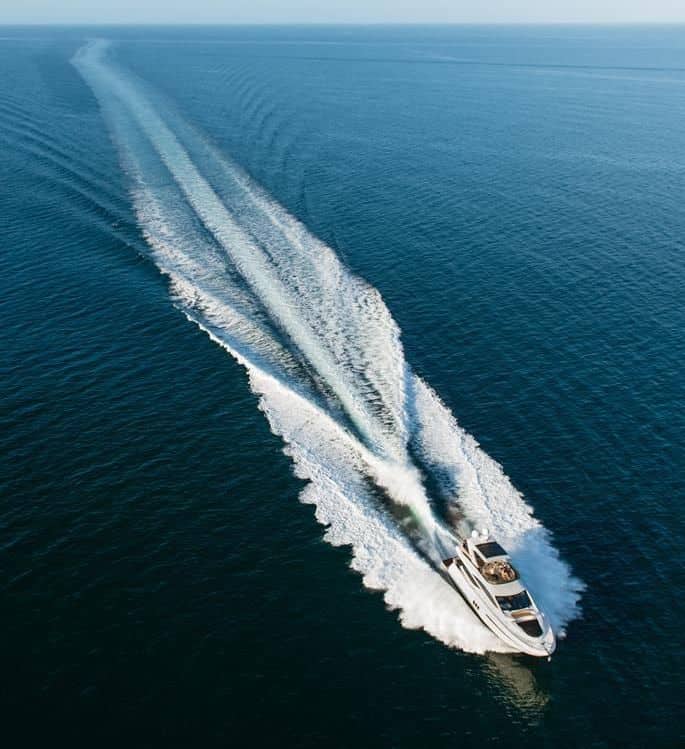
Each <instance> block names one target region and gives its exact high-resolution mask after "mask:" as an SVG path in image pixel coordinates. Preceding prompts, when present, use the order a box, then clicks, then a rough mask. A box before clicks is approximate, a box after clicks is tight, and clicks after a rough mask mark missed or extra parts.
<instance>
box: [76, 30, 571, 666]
mask: <svg viewBox="0 0 685 749" xmlns="http://www.w3.org/2000/svg"><path fill="white" fill-rule="evenodd" d="M74 62H75V64H76V66H77V68H78V69H79V71H80V72H81V74H82V75H83V77H84V78H85V79H86V81H87V82H88V83H89V84H90V86H91V87H92V88H93V91H94V92H95V94H96V96H97V97H98V100H99V102H100V105H101V108H102V110H103V113H104V115H105V118H106V120H107V122H108V123H109V126H110V128H111V129H112V132H113V135H114V138H115V141H116V142H117V145H118V146H119V148H120V150H121V154H122V162H123V163H124V165H125V167H126V168H127V170H128V171H129V173H130V175H131V179H132V183H133V189H132V195H133V200H134V205H135V208H136V213H137V216H138V220H139V222H140V225H141V227H142V229H143V231H144V233H145V236H146V239H147V241H148V243H149V245H150V248H151V254H152V257H153V258H154V260H155V262H156V263H157V265H158V266H159V268H160V269H161V270H162V271H163V272H164V273H166V274H167V275H168V276H169V278H170V279H171V288H172V294H173V297H174V299H175V301H176V303H177V304H178V306H180V307H181V308H182V309H183V311H184V313H185V314H186V316H187V317H188V318H189V319H190V320H192V321H193V322H195V323H196V324H197V325H198V326H200V327H201V328H202V329H203V330H205V331H206V332H207V333H208V334H209V335H210V336H211V337H212V339H213V340H215V341H216V342H217V343H219V344H220V345H222V346H223V347H224V348H225V349H226V350H227V351H229V352H230V353H231V355H232V356H234V357H235V358H236V359H237V360H238V361H239V362H240V363H241V364H242V365H243V366H244V367H245V368H246V370H247V372H248V376H249V380H250V386H251V388H252V390H253V391H254V392H255V393H256V394H257V395H258V397H259V407H260V408H261V409H262V410H263V411H264V413H265V415H266V417H267V419H268V420H269V423H270V425H271V429H272V430H273V431H274V433H276V434H278V435H280V436H281V437H282V439H283V441H284V442H285V445H286V447H285V450H286V452H287V454H288V455H290V456H291V458H292V460H293V463H294V466H295V471H296V473H297V475H298V476H300V477H301V478H303V479H306V480H307V481H308V484H307V486H306V488H305V489H304V491H303V492H302V496H301V498H302V501H303V502H307V503H311V504H313V505H315V507H316V517H317V519H318V520H319V521H320V522H321V523H322V524H324V525H325V526H326V533H325V538H326V540H327V541H329V542H330V543H331V544H334V545H349V546H350V547H351V549H352V561H351V565H352V567H353V568H354V569H355V570H357V571H358V572H360V573H361V575H362V577H363V581H364V584H365V585H366V586H367V587H369V588H372V589H377V590H381V591H383V594H384V598H385V601H386V603H387V604H388V606H389V607H390V608H392V609H396V610H397V611H398V612H399V618H400V620H401V622H402V624H403V625H404V626H406V627H410V628H423V629H424V630H426V631H427V632H429V633H430V634H431V635H433V636H434V637H436V638H438V639H440V640H441V641H443V642H445V643H446V644H448V645H451V646H455V647H460V648H463V649H467V650H471V651H476V652H483V651H484V650H488V649H489V650H504V647H503V646H502V645H501V644H500V643H499V641H497V640H496V638H494V637H493V636H492V635H491V634H490V633H489V632H488V631H487V630H486V629H485V628H484V627H483V626H482V625H481V624H480V622H479V621H478V620H477V619H476V618H475V617H474V616H473V615H472V613H471V612H470V610H469V609H468V608H467V607H466V605H465V604H464V602H463V601H462V599H461V598H460V597H459V595H458V594H457V593H456V592H455V591H454V589H453V588H452V587H451V586H450V585H449V584H448V583H447V582H446V581H445V579H444V578H443V577H442V576H441V574H439V573H438V571H437V569H438V568H439V562H440V557H441V556H442V555H443V553H444V550H445V548H446V547H450V546H451V544H453V543H454V536H453V533H452V530H451V529H450V528H449V527H448V526H447V525H445V523H443V522H441V521H440V520H439V519H438V517H437V516H436V514H435V513H434V512H433V509H432V507H431V503H430V501H429V499H428V497H427V495H426V492H425V489H424V485H423V481H422V474H421V472H420V470H419V468H418V467H417V466H416V465H415V464H414V463H413V462H412V460H411V459H410V454H411V451H410V450H409V444H408V443H409V441H410V440H411V441H413V444H412V449H413V450H415V451H416V452H418V453H419V454H420V456H421V458H422V465H423V466H424V470H430V471H431V472H434V473H435V475H434V476H433V478H435V480H437V481H440V482H442V484H443V489H444V490H445V492H446V493H448V494H449V495H450V496H451V502H452V504H453V505H454V506H455V507H457V508H459V511H460V513H461V514H463V516H464V517H465V518H467V519H468V520H469V521H470V522H472V523H476V524H478V525H487V526H488V527H490V528H492V529H493V530H494V531H495V533H496V535H497V537H498V538H500V539H501V540H502V541H503V542H504V543H505V545H508V546H509V548H510V549H511V551H512V555H513V556H514V557H515V559H516V562H517V564H518V565H519V567H520V568H521V570H522V572H523V574H524V577H525V578H526V581H527V583H528V584H529V587H530V588H531V590H532V592H533V594H534V596H535V597H536V598H537V599H538V600H539V602H540V603H541V604H542V605H543V607H544V608H545V609H546V610H547V611H548V613H549V614H550V616H551V618H552V620H553V621H554V622H555V623H556V624H557V626H558V627H561V626H563V624H565V623H566V622H567V621H568V620H569V619H570V618H571V617H572V616H574V615H576V614H577V601H578V596H579V591H580V584H579V583H578V581H576V580H575V579H574V578H573V577H572V576H571V574H570V572H569V570H568V567H567V566H566V565H565V564H564V563H563V562H562V561H561V560H560V559H559V555H558V553H557V552H556V550H555V549H554V547H553V546H552V544H551V542H550V539H549V534H548V533H547V532H546V531H545V529H544V528H543V527H542V526H541V524H540V523H539V522H538V521H537V520H536V519H535V518H534V517H533V515H532V512H531V510H530V508H529V507H528V506H527V505H526V504H525V503H524V502H523V499H522V497H521V495H520V494H519V493H518V492H517V491H516V489H515V488H514V487H513V486H512V484H511V482H510V481H509V480H508V478H507V477H506V476H505V474H504V473H503V471H502V469H501V467H500V466H499V465H498V464H497V463H496V462H495V461H493V460H492V459H491V458H489V456H487V455H486V454H485V453H484V452H483V451H482V450H480V448H479V447H478V445H477V443H476V442H475V440H474V439H473V438H472V437H471V436H470V435H468V434H466V433H465V432H464V431H463V430H462V429H461V428H460V427H459V426H458V425H457V423H456V421H455V420H454V417H453V416H452V415H451V414H450V413H449V411H448V410H447V409H446V408H445V406H444V405H443V404H442V403H441V402H440V400H439V398H438V397H437V396H436V394H435V393H434V392H433V391H432V390H431V389H430V388H429V387H428V386H427V385H426V384H425V383H424V382H423V381H422V380H420V379H419V378H418V377H416V376H415V375H414V374H413V373H412V372H411V370H410V368H409V366H408V365H407V363H406V361H405V359H404V355H403V351H402V346H401V343H400V333H399V329H398V327H397V325H396V323H395V321H394V320H393V318H392V316H391V315H390V313H389V311H388V309H387V307H386V306H385V303H384V302H383V299H382V298H381V296H380V294H379V293H378V292H377V291H376V290H375V289H374V288H373V287H371V286H369V284H367V283H366V282H364V281H363V280H361V279H359V278H357V277H355V276H354V275H352V274H351V273H349V271H348V270H347V269H346V268H345V267H344V266H343V265H342V264H341V263H340V261H339V260H338V258H337V257H336V255H335V253H334V252H333V250H332V249H331V248H329V247H327V246H326V245H324V244H323V243H322V242H321V241H320V240H318V239H317V238H315V237H313V236H312V235H311V234H310V233H309V232H308V231H307V229H306V227H304V226H303V225H302V224H301V223H300V222H299V221H297V220H296V219H295V218H294V217H292V216H290V215H289V214H288V213H287V211H285V209H284V208H283V207H282V206H280V205H279V204H278V203H276V202H275V201H274V200H273V199H272V198H270V197H269V196H268V195H266V194H265V193H264V191H263V190H261V188H259V187H258V186H257V185H255V184H254V183H253V182H252V180H251V179H250V178H249V177H248V176H247V175H245V174H244V173H243V172H242V171H241V170H240V169H239V168H238V167H236V166H235V165H233V164H232V163H231V162H230V161H229V160H227V159H226V158H225V157H224V156H223V155H222V154H220V153H218V152H217V151H216V149H214V148H213V147H212V146H210V145H209V144H208V143H207V142H206V141H205V140H204V139H203V138H202V136H201V134H199V133H197V132H196V131H195V129H194V128H192V127H191V126H190V125H188V123H186V122H184V121H183V119H182V118H181V117H180V116H179V115H178V113H176V112H174V111H173V109H172V108H170V107H168V106H167V105H166V104H165V102H164V101H162V100H160V99H159V97H158V95H157V94H156V93H155V92H153V91H151V90H150V89H149V88H148V87H147V86H146V84H144V83H143V82H140V81H138V80H136V79H135V77H134V76H133V75H131V74H130V73H128V72H127V71H125V70H122V69H120V68H119V67H118V66H117V65H116V64H115V63H114V62H113V61H111V60H110V59H108V56H107V45H106V44H103V43H94V44H90V45H87V46H86V47H85V48H83V49H82V50H80V51H79V53H77V56H76V57H75V60H74ZM407 385H409V388H408V389H407ZM407 390H408V392H407ZM426 466H427V468H425V467H426ZM379 492H380V493H381V494H384V495H385V496H387V497H388V499H389V501H390V502H392V503H395V504H396V505H401V506H404V507H406V508H408V509H409V510H410V511H411V516H412V518H413V521H414V523H415V525H416V528H417V530H416V531H413V532H412V533H411V534H408V532H407V531H406V530H405V529H403V527H402V525H400V524H399V523H398V521H397V520H396V519H395V518H394V517H393V515H392V514H391V513H390V512H389V511H388V509H387V507H386V506H385V505H384V504H383V502H382V501H381V500H379V497H378V493H379Z"/></svg>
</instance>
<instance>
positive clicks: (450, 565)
mask: <svg viewBox="0 0 685 749" xmlns="http://www.w3.org/2000/svg"><path fill="white" fill-rule="evenodd" d="M443 564H444V565H445V569H446V571H447V574H448V575H449V577H450V579H451V580H452V582H453V583H454V584H455V586H456V587H457V589H458V590H459V592H460V593H461V595H462V597H463V598H464V600H465V601H466V603H468V605H469V606H470V607H471V608H472V609H473V611H474V613H475V614H476V615H477V616H478V618H479V619H480V620H481V621H482V622H483V624H485V626H486V627H487V628H488V629H489V630H491V631H492V632H493V634H495V635H496V636H497V637H498V638H499V639H500V640H502V642H503V643H504V644H505V645H507V646H508V647H510V648H511V649H512V650H515V651H516V652H519V653H525V654H527V655H532V656H536V657H542V658H548V657H549V656H551V655H552V653H553V652H554V650H555V648H556V638H555V636H554V633H553V631H552V629H551V627H550V626H549V624H548V623H547V622H546V620H545V618H544V615H542V614H541V613H540V612H538V615H539V617H540V620H541V629H542V634H541V635H540V636H539V637H531V636H529V635H526V634H525V633H524V632H523V631H522V630H521V627H520V626H519V625H518V624H517V622H516V619H515V618H514V617H512V616H509V615H506V614H504V613H503V612H502V611H501V610H500V609H499V607H498V606H497V605H496V604H495V603H494V602H493V601H491V600H490V597H489V596H488V595H487V594H486V593H485V592H484V591H483V590H481V588H479V587H478V585H477V584H476V583H475V579H476V575H474V574H473V570H469V565H470V562H469V561H468V558H465V557H464V556H463V555H462V554H461V552H460V551H459V550H458V551H457V556H456V557H452V558H451V559H445V560H444V562H443Z"/></svg>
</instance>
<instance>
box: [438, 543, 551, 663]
mask: <svg viewBox="0 0 685 749" xmlns="http://www.w3.org/2000/svg"><path fill="white" fill-rule="evenodd" d="M456 552H457V553H456V556H453V557H450V558H449V559H443V562H442V563H443V564H444V565H445V568H446V570H447V574H448V575H449V576H450V579H451V580H452V581H453V582H454V584H455V585H456V586H457V588H458V589H459V592H460V593H461V594H462V596H463V597H464V599H465V600H466V602H467V603H468V604H469V606H471V608H472V609H473V610H474V612H475V613H476V614H477V615H478V617H479V618H480V620H481V621H482V622H483V624H485V626H486V627H488V629H490V630H492V632H494V634H496V635H497V637H499V638H500V640H502V641H503V642H504V643H505V644H506V645H508V646H509V647H510V648H513V649H514V650H516V651H517V652H520V653H527V654H528V655H535V656H541V657H547V658H549V657H550V656H551V655H552V653H553V652H554V649H555V648H556V638H555V636H554V632H553V631H552V627H551V626H550V624H549V621H548V620H547V617H546V616H545V615H544V614H543V613H542V611H540V609H538V607H537V605H536V604H535V601H534V600H533V597H532V596H531V594H530V593H529V592H528V591H527V590H526V589H525V587H524V586H523V585H522V583H521V580H520V578H519V574H518V572H517V571H516V568H515V567H514V566H513V564H512V563H511V560H510V559H509V555H508V554H507V552H506V551H505V550H504V549H503V548H502V547H501V546H500V545H499V544H498V543H497V541H495V540H494V539H493V538H492V537H491V536H490V534H489V532H488V531H487V530H484V531H482V532H480V533H479V532H478V531H473V533H472V534H471V537H470V538H466V539H464V541H463V542H462V543H461V544H460V545H459V546H458V547H457V549H456Z"/></svg>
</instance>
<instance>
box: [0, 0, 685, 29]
mask: <svg viewBox="0 0 685 749" xmlns="http://www.w3.org/2000/svg"><path fill="white" fill-rule="evenodd" d="M646 21H652V22H678V21H679V22H685V0H481V2H476V0H247V1H246V0H0V23H3V24H11V23H18V24H19V23H94V24H99V23H103V24H104V23H555V22H590V23H593V22H594V23H635V22H646Z"/></svg>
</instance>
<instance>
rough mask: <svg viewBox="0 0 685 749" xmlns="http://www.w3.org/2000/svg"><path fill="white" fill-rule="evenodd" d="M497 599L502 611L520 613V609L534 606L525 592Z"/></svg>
mask: <svg viewBox="0 0 685 749" xmlns="http://www.w3.org/2000/svg"><path fill="white" fill-rule="evenodd" d="M496 598H497V603H499V605H500V608H501V609H502V611H518V610H519V609H528V608H530V607H531V606H532V605H533V604H532V602H531V600H530V596H529V595H528V593H527V592H526V591H525V590H522V591H521V592H520V593H515V594H514V595H513V596H496Z"/></svg>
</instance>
